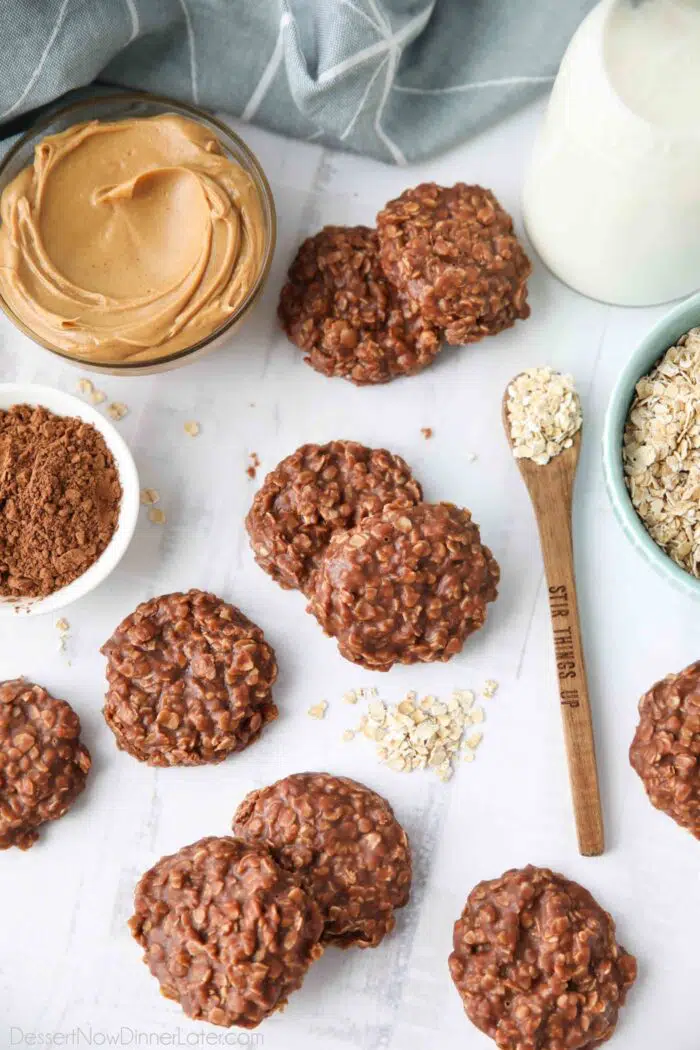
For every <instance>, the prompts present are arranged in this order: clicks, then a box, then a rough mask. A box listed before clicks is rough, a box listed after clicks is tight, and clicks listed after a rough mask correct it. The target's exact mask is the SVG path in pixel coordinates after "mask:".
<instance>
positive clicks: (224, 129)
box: [0, 90, 277, 375]
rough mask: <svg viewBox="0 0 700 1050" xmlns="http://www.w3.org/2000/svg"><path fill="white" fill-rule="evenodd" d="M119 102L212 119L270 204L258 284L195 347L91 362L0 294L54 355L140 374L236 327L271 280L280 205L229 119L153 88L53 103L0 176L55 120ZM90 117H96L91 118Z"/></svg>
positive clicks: (1, 302)
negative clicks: (44, 334) (48, 338)
mask: <svg viewBox="0 0 700 1050" xmlns="http://www.w3.org/2000/svg"><path fill="white" fill-rule="evenodd" d="M117 102H124V103H129V102H145V103H154V104H156V105H159V106H163V107H166V108H168V109H171V110H173V111H174V112H181V113H184V114H185V115H187V116H189V117H191V118H192V119H193V120H196V121H200V122H201V121H204V122H206V123H209V124H212V125H213V126H214V127H215V128H216V129H217V131H218V132H219V133H220V134H221V135H222V136H224V137H225V138H226V137H227V138H229V139H230V140H231V141H233V142H234V143H235V145H236V148H237V149H238V150H240V152H241V153H242V154H243V156H244V157H245V160H246V162H247V164H248V165H249V166H250V169H251V170H252V172H253V173H254V176H255V179H256V181H257V183H258V189H259V191H260V193H261V196H262V197H263V198H264V205H265V206H266V208H267V212H268V215H269V229H268V231H267V234H268V236H267V238H266V241H267V243H266V245H265V254H264V256H263V260H262V265H261V267H260V270H259V272H258V276H257V278H256V280H255V283H254V284H253V285H252V287H251V288H250V290H249V292H248V294H247V295H246V296H245V298H244V299H243V300H242V301H241V302H240V303H239V305H238V307H237V308H236V310H235V312H234V313H233V314H231V316H230V317H228V318H227V319H226V320H225V321H224V322H223V324H221V325H219V327H218V328H215V329H214V330H213V331H212V332H210V333H209V335H207V336H205V337H204V338H203V339H199V340H198V341H197V342H196V343H192V345H191V346H187V347H183V348H182V349H181V350H175V351H173V353H171V354H167V355H166V356H164V357H158V358H153V359H152V360H151V359H149V360H147V361H138V362H133V363H131V364H130V363H129V362H119V361H115V362H100V361H96V362H94V363H93V362H91V361H88V360H84V359H82V358H80V357H76V356H75V355H73V354H69V353H66V352H65V351H63V350H61V349H60V348H59V347H56V346H52V345H51V344H50V343H48V342H45V341H44V340H43V339H40V338H39V337H38V336H37V335H36V333H35V332H33V331H32V330H31V329H30V328H29V327H28V326H27V325H26V324H25V323H24V321H22V320H21V318H19V317H18V316H17V314H16V313H15V312H14V310H13V309H12V307H11V306H10V305H9V304H8V303H7V302H6V301H5V299H4V297H3V295H2V294H0V309H2V311H3V313H4V314H5V316H6V317H7V318H8V320H10V321H11V322H12V324H14V326H15V328H17V329H19V331H20V332H22V333H23V335H25V336H26V337H27V338H28V339H30V340H31V341H32V342H33V343H34V344H36V345H37V346H41V347H43V348H44V350H48V351H49V352H50V353H52V354H55V356H56V357H60V358H61V359H62V360H63V361H69V362H70V363H71V364H73V365H78V366H79V367H82V368H85V369H88V370H89V369H90V368H91V367H92V366H93V364H94V366H95V367H97V368H109V371H110V372H111V373H112V374H113V375H117V374H120V373H121V374H123V375H129V374H135V375H136V374H139V373H140V372H142V371H143V370H144V369H148V368H153V366H154V365H155V366H158V368H159V369H160V368H165V367H168V366H172V365H174V364H175V362H177V361H181V360H182V359H183V358H185V357H188V356H189V355H190V354H197V353H198V352H200V351H202V350H205V349H206V348H207V347H209V346H210V345H211V344H212V343H213V342H214V341H215V340H218V339H219V338H220V337H221V336H223V335H225V334H226V332H228V331H229V329H232V328H234V327H235V326H236V325H237V324H238V323H239V322H240V321H241V319H242V318H243V317H244V316H245V314H246V313H247V312H248V310H249V309H250V307H251V306H252V305H253V303H254V302H255V301H256V299H257V298H258V295H259V294H260V293H261V291H262V289H263V287H264V286H265V282H266V281H267V278H268V275H269V273H270V268H271V266H272V260H273V258H274V254H275V247H276V244H277V210H276V207H275V198H274V196H273V193H272V188H271V186H270V183H269V181H268V178H267V175H266V174H265V171H264V170H263V166H262V164H261V163H260V161H259V160H258V158H257V156H256V155H255V153H254V152H253V151H252V149H251V148H250V146H249V145H248V144H247V143H246V142H245V141H244V140H243V139H242V138H241V136H240V135H238V134H237V132H235V131H234V130H233V128H231V127H229V125H228V124H226V123H224V121H222V120H220V119H219V117H217V116H215V115H214V114H212V113H209V112H207V111H206V110H204V109H201V108H200V107H199V106H194V105H192V104H191V103H189V102H180V101H179V100H178V99H175V98H171V97H169V96H168V95H158V94H155V93H152V92H150V91H134V90H124V91H111V92H110V93H109V94H101V93H100V94H95V95H90V96H88V97H84V98H80V99H77V100H74V101H72V102H69V103H67V104H65V105H55V106H52V107H51V108H50V109H49V110H48V112H46V113H44V114H43V115H42V116H41V117H39V118H38V119H37V120H36V121H34V123H32V125H31V127H29V128H28V129H27V131H25V132H24V134H23V135H22V136H21V137H20V138H19V139H18V140H17V142H15V144H14V145H13V146H12V148H11V149H10V150H9V151H8V152H7V153H6V154H5V156H4V157H3V158H2V161H0V179H2V176H3V175H4V173H5V171H6V170H7V168H8V167H9V166H10V164H11V162H12V161H13V160H14V159H15V158H16V156H17V155H18V153H20V151H21V150H22V149H24V148H26V147H27V146H28V145H29V143H30V142H31V141H32V139H34V138H36V137H37V135H41V134H42V132H46V131H47V129H48V128H50V127H51V125H52V124H53V122H54V121H55V120H58V119H60V118H61V117H64V116H67V115H70V114H71V113H75V114H78V113H79V112H80V111H81V110H83V109H86V108H87V107H89V106H95V105H107V104H111V105H114V104H115V103H117ZM92 119H98V118H96V117H93V118H92ZM114 119H115V120H119V119H120V118H119V117H115V118H114ZM77 122H78V121H77V119H76V121H75V123H77ZM225 144H226V143H225V142H224V145H225Z"/></svg>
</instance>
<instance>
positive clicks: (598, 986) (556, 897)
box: [449, 867, 637, 1050]
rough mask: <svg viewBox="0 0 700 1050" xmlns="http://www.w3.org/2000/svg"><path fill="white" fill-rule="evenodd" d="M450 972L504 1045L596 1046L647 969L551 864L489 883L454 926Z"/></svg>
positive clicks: (530, 1049) (509, 1049)
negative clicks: (639, 972) (640, 970)
mask: <svg viewBox="0 0 700 1050" xmlns="http://www.w3.org/2000/svg"><path fill="white" fill-rule="evenodd" d="M449 965H450V973H451V974H452V979H453V981H454V983H455V985H456V988H457V991H458V992H459V994H460V996H461V998H462V1002H463V1004H464V1009H465V1011H466V1014H467V1017H469V1019H470V1020H471V1021H472V1022H473V1023H474V1024H475V1025H476V1026H477V1028H480V1029H481V1031H482V1032H485V1033H486V1035H489V1036H491V1038H492V1039H494V1040H495V1042H496V1045H497V1046H498V1047H499V1050H535V1048H536V1050H593V1048H594V1047H597V1046H600V1044H601V1043H604V1042H605V1041H606V1040H607V1039H609V1038H610V1036H611V1035H612V1034H613V1032H614V1030H615V1026H616V1024H617V1019H618V1013H619V1010H620V1007H621V1006H622V1005H623V1003H624V1001H625V996H626V995H627V992H628V990H629V988H630V987H631V985H632V984H633V983H634V981H635V978H636V975H637V966H636V962H635V959H634V957H633V956H631V955H629V954H628V953H627V952H626V951H625V950H624V948H621V947H620V945H619V944H618V943H617V941H616V939H615V923H614V922H613V920H612V918H611V917H610V915H608V913H607V912H606V911H604V910H603V908H601V907H600V905H599V904H598V903H597V902H596V901H595V900H594V899H593V897H592V896H591V894H590V893H589V892H588V891H587V890H585V889H584V888H583V887H582V886H579V885H578V884H577V883H575V882H570V881H569V880H568V879H565V878H564V876H563V875H557V874H555V873H554V872H552V871H549V870H548V869H546V868H534V867H527V868H523V869H521V870H512V871H507V872H506V873H505V875H503V876H502V877H501V878H500V879H491V880H489V881H486V882H481V883H479V885H478V886H477V887H476V888H475V889H474V890H472V892H471V893H470V894H469V898H468V900H467V903H466V905H465V907H464V911H463V912H462V915H461V918H459V919H458V920H457V922H456V923H455V928H454V950H453V952H452V954H451V955H450V959H449Z"/></svg>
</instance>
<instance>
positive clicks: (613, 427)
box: [602, 292, 700, 598]
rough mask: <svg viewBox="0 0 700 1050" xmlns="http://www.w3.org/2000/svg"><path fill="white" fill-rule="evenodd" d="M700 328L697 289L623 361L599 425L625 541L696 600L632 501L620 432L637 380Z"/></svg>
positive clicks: (687, 576) (698, 588)
mask: <svg viewBox="0 0 700 1050" xmlns="http://www.w3.org/2000/svg"><path fill="white" fill-rule="evenodd" d="M698 326H700V292H697V293H696V294H695V295H691V296H690V297H689V298H688V299H684V300H683V301H682V302H680V303H678V304H676V306H674V307H673V308H672V309H671V310H670V311H668V312H667V313H665V314H664V315H663V316H662V317H660V318H659V320H658V321H657V322H656V323H655V324H654V325H653V327H652V328H651V329H650V331H649V332H648V333H647V334H646V336H645V337H644V338H643V339H642V341H641V343H639V344H638V345H637V347H636V349H635V350H634V351H633V353H632V354H631V355H630V357H629V358H628V359H627V361H626V363H625V365H624V367H623V369H622V371H621V372H620V374H619V376H618V378H617V381H616V382H615V385H614V387H613V390H612V393H611V395H610V398H609V401H608V407H607V410H606V413H605V421H604V425H603V439H602V452H603V474H604V478H605V487H606V489H607V493H608V498H609V500H610V503H611V505H612V508H613V512H614V514H615V517H616V518H617V521H618V522H619V524H620V526H621V527H622V530H623V532H624V533H625V535H626V536H627V539H628V540H630V541H631V543H632V544H633V546H634V547H636V549H637V551H638V552H639V553H640V554H641V555H642V556H643V557H644V558H645V559H646V561H648V562H649V563H650V564H651V566H652V567H653V568H654V569H655V570H656V571H657V572H659V573H660V574H661V575H662V576H665V577H666V579H668V580H669V581H670V582H671V583H673V584H674V585H675V586H676V587H677V588H680V589H681V590H683V591H685V593H686V594H692V595H694V596H695V597H696V598H700V579H698V578H696V577H695V576H693V575H692V574H691V573H689V572H687V571H686V570H685V569H682V568H681V567H680V565H677V564H676V563H675V562H674V561H673V559H672V558H671V557H670V556H669V555H668V554H667V553H666V552H665V551H664V550H663V548H662V547H660V546H659V545H658V544H657V543H656V542H655V541H654V540H653V539H652V538H651V536H650V535H649V533H648V532H647V530H646V529H645V527H644V524H643V522H642V520H641V518H640V517H639V515H638V514H637V512H636V511H635V509H634V506H633V505H632V500H631V498H630V495H629V492H628V490H627V486H626V484H625V477H624V471H623V466H622V454H621V453H622V432H623V430H624V425H625V420H626V419H627V413H628V411H629V407H630V405H631V403H632V399H633V397H634V392H635V387H636V385H637V383H638V382H639V380H640V379H641V378H642V377H643V376H645V375H647V374H648V373H649V371H650V370H651V369H652V368H653V366H654V364H655V363H656V362H657V361H658V360H659V359H660V358H661V357H662V356H663V355H664V354H665V353H666V351H667V350H668V349H669V348H670V347H671V346H673V345H674V344H675V343H676V342H677V340H678V339H679V338H680V337H681V336H682V335H683V334H684V333H685V332H688V331H690V329H691V328H695V327H698Z"/></svg>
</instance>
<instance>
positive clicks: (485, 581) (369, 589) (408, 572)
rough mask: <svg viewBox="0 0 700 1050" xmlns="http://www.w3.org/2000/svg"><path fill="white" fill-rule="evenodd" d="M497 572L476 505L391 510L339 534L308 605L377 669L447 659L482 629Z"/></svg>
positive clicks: (349, 649) (355, 656)
mask: <svg viewBox="0 0 700 1050" xmlns="http://www.w3.org/2000/svg"><path fill="white" fill-rule="evenodd" d="M499 575H500V573H499V568H498V565H497V564H496V562H495V560H494V558H493V556H492V554H491V551H490V550H489V549H488V547H484V546H482V544H481V540H480V536H479V528H478V526H477V525H475V524H474V522H473V521H472V519H471V514H470V513H469V511H468V510H461V509H459V508H458V507H455V506H453V505H452V504H451V503H436V504H433V503H419V504H418V505H417V506H414V507H391V508H389V509H388V510H385V511H384V513H383V514H379V515H375V516H374V517H371V518H366V519H365V520H364V521H363V522H361V523H360V524H359V525H358V526H356V527H355V528H354V529H350V530H349V531H347V532H339V533H336V534H335V535H334V536H333V537H332V538H331V542H330V544H329V545H328V548H327V550H326V552H325V554H324V556H323V558H322V559H321V562H320V565H319V570H318V573H317V574H316V577H315V580H314V588H313V592H312V593H311V595H310V599H311V600H310V602H309V606H308V610H309V612H312V613H313V614H314V616H315V617H316V619H317V620H318V622H319V623H320V625H321V627H322V628H323V629H324V631H325V632H326V634H329V635H331V637H333V638H337V640H338V649H339V650H340V653H341V655H342V656H344V657H345V658H346V659H347V660H352V661H353V662H354V663H357V664H361V665H362V666H363V667H367V668H370V669H371V670H374V671H388V670H389V668H390V667H392V666H393V665H394V664H395V663H404V664H411V663H418V662H419V661H422V662H426V663H427V662H430V661H433V660H449V659H450V657H452V656H454V655H455V653H458V652H459V651H460V649H461V648H462V646H463V644H464V641H465V639H466V638H467V636H468V635H470V634H472V633H473V632H474V631H477V630H478V629H479V628H480V627H482V626H483V624H484V621H485V619H486V604H487V602H492V601H494V600H495V598H496V594H497V590H496V585H497V584H498V580H499Z"/></svg>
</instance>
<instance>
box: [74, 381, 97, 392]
mask: <svg viewBox="0 0 700 1050" xmlns="http://www.w3.org/2000/svg"><path fill="white" fill-rule="evenodd" d="M94 389H95V385H94V383H93V382H92V380H91V379H79V380H78V385H77V390H78V393H80V394H91V393H92V392H93V390H94Z"/></svg>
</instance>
